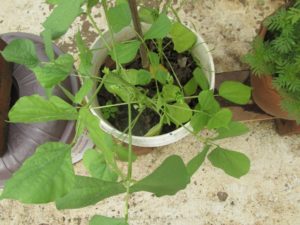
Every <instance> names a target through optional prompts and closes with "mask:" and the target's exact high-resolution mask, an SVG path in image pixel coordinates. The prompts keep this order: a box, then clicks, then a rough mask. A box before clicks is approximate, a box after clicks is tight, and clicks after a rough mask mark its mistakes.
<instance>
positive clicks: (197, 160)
mask: <svg viewBox="0 0 300 225" xmlns="http://www.w3.org/2000/svg"><path fill="white" fill-rule="evenodd" d="M210 147H211V146H210V145H205V146H204V148H203V150H202V151H201V152H199V153H198V154H197V155H196V156H195V157H194V158H192V159H191V160H190V161H189V163H188V164H187V166H186V169H187V172H188V174H189V176H190V177H191V176H193V175H194V173H195V172H196V171H197V170H198V169H199V168H200V166H201V165H202V164H203V162H204V160H205V157H206V155H207V153H208V151H209V149H210Z"/></svg>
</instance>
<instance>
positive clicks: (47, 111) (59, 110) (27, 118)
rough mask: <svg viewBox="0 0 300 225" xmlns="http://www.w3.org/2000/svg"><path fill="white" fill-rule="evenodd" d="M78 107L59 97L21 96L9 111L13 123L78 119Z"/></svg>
mask: <svg viewBox="0 0 300 225" xmlns="http://www.w3.org/2000/svg"><path fill="white" fill-rule="evenodd" d="M77 117H78V113H77V110H76V108H74V107H73V106H71V105H69V104H68V103H67V102H65V101H64V100H62V99H61V98H59V97H56V96H52V97H50V99H49V100H46V99H45V98H43V97H41V96H39V95H32V96H24V97H22V98H20V99H19V100H18V101H17V102H16V104H15V105H14V106H13V108H12V109H11V110H10V112H9V120H10V122H13V123H38V122H47V121H53V120H76V119H77Z"/></svg>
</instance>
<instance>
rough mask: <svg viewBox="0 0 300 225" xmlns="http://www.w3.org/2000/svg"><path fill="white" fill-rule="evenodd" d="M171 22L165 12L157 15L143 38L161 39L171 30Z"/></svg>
mask: <svg viewBox="0 0 300 225" xmlns="http://www.w3.org/2000/svg"><path fill="white" fill-rule="evenodd" d="M171 26H172V23H171V21H170V19H169V18H168V16H167V15H166V14H165V13H162V14H160V15H159V17H158V19H157V20H156V21H155V22H154V23H153V24H152V26H151V27H150V29H149V30H148V31H147V32H146V34H145V36H144V39H145V40H147V39H163V38H164V37H166V36H167V35H168V33H169V32H170V30H171Z"/></svg>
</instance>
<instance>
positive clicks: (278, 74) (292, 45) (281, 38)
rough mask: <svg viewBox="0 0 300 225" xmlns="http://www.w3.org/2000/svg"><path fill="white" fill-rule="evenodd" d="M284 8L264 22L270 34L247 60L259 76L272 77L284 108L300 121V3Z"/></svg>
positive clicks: (254, 44) (255, 43)
mask: <svg viewBox="0 0 300 225" xmlns="http://www.w3.org/2000/svg"><path fill="white" fill-rule="evenodd" d="M293 3H294V4H293V6H292V7H288V8H285V7H283V8H280V9H279V10H278V11H277V12H276V13H275V14H274V15H271V16H270V17H268V18H267V19H266V20H265V21H264V25H265V26H266V27H267V29H268V32H267V35H266V37H265V39H264V40H263V39H262V38H261V37H257V38H256V39H255V40H254V42H253V51H252V52H251V53H249V54H247V55H246V56H245V57H244V61H245V62H246V63H248V64H249V65H250V67H251V69H252V71H253V73H254V74H255V75H257V76H266V75H272V77H273V86H274V87H275V88H276V89H277V90H278V92H279V93H280V95H281V96H282V102H281V106H282V108H283V109H284V110H285V111H287V112H288V113H289V114H290V116H291V118H295V119H296V120H297V122H298V123H299V122H300V0H296V1H294V2H293Z"/></svg>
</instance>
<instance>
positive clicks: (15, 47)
mask: <svg viewBox="0 0 300 225" xmlns="http://www.w3.org/2000/svg"><path fill="white" fill-rule="evenodd" d="M1 54H2V56H3V57H4V58H5V59H6V61H8V62H14V63H17V64H21V65H25V66H27V67H28V68H34V67H36V66H37V65H38V64H39V59H38V57H37V54H36V48H35V45H34V43H33V42H32V41H31V40H26V39H16V40H13V41H11V42H10V43H9V44H8V45H7V46H6V48H5V49H4V50H3V51H2V53H1Z"/></svg>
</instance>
